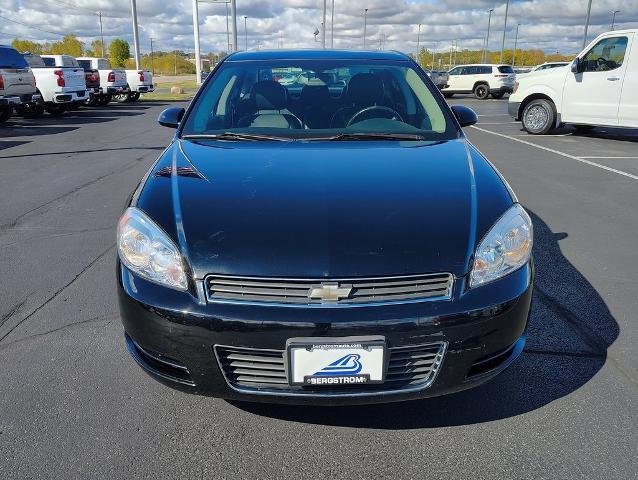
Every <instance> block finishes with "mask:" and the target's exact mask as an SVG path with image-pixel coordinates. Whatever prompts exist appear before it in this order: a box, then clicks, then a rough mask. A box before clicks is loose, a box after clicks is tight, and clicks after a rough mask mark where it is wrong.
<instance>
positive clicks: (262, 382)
mask: <svg viewBox="0 0 638 480" xmlns="http://www.w3.org/2000/svg"><path fill="white" fill-rule="evenodd" d="M445 348H446V343H445V342H437V343H431V344H427V345H413V346H407V347H395V348H389V349H388V350H387V351H386V353H387V355H388V356H389V359H388V370H387V373H386V379H385V383H383V384H380V385H379V384H377V385H374V384H371V385H363V386H361V385H360V386H357V387H356V389H357V391H358V392H359V393H370V394H373V393H375V392H383V391H399V390H405V389H423V388H427V387H428V386H430V384H431V383H432V382H433V381H434V378H435V377H436V374H437V372H438V370H439V368H440V366H441V363H442V362H443V357H444V356H445ZM215 353H216V355H217V359H218V361H219V365H220V368H221V369H222V372H223V373H224V377H225V378H226V381H227V382H228V384H229V385H230V386H231V387H233V388H235V389H237V390H241V391H244V392H251V391H252V392H260V391H261V392H264V393H268V392H269V391H270V392H272V393H276V394H281V393H285V392H288V393H290V394H304V393H309V394H312V393H317V394H321V393H329V394H337V393H339V392H342V393H347V392H348V389H349V390H350V392H352V387H334V388H330V387H324V388H309V387H298V386H294V387H293V386H291V385H289V383H288V373H287V371H286V364H285V362H284V351H283V350H261V349H255V348H240V347H226V346H220V345H217V346H215Z"/></svg>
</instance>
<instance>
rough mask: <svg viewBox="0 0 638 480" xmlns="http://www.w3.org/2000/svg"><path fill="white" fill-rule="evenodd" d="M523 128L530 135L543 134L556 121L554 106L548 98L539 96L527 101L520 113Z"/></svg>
mask: <svg viewBox="0 0 638 480" xmlns="http://www.w3.org/2000/svg"><path fill="white" fill-rule="evenodd" d="M522 121H523V128H524V129H525V130H526V131H527V133H531V134H532V135H545V134H547V133H549V132H550V131H552V129H553V128H554V125H555V123H556V107H555V106H554V104H553V103H552V102H551V101H550V100H545V99H544V98H539V99H536V100H532V101H531V102H529V103H528V104H527V105H526V106H525V109H523V115H522Z"/></svg>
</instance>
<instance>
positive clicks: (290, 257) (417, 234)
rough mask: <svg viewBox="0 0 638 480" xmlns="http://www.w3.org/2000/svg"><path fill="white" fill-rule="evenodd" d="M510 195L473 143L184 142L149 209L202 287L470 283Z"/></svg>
mask: <svg viewBox="0 0 638 480" xmlns="http://www.w3.org/2000/svg"><path fill="white" fill-rule="evenodd" d="M477 160H478V161H479V162H480V165H479V174H480V175H479V176H481V175H482V176H486V172H487V177H489V179H490V180H489V182H487V188H490V189H491V190H493V191H492V193H490V194H488V193H486V194H487V195H492V196H494V195H497V196H499V195H500V197H501V200H499V201H496V202H494V201H493V200H491V201H487V202H485V206H484V207H483V209H482V211H479V210H480V209H479V202H478V198H477V197H478V195H479V194H480V192H481V190H480V189H477V188H476V180H477V171H476V166H475V164H476V162H477ZM489 172H491V173H489ZM490 182H491V183H493V184H494V185H495V187H494V188H491V187H490V186H489V183H490ZM503 185H504V184H503V182H502V181H501V180H500V177H498V175H497V174H496V173H495V171H494V170H493V169H491V167H490V166H489V165H488V164H487V162H486V161H485V160H484V159H483V158H482V157H480V156H479V155H478V154H477V153H476V152H474V151H473V150H472V151H471V149H470V148H469V147H468V144H467V142H466V141H465V139H463V138H461V139H459V140H455V141H447V142H441V143H428V142H419V143H415V142H377V141H375V142H321V143H316V142H294V143H281V144H279V143H274V142H273V143H271V142H268V143H264V142H213V141H206V142H200V143H194V142H190V141H181V140H176V141H175V142H174V143H173V145H172V146H171V147H169V149H167V151H166V152H165V154H164V155H163V157H162V158H161V159H160V161H159V162H158V163H157V164H156V166H155V167H154V169H153V170H152V171H151V172H150V174H149V177H148V180H147V181H146V183H145V186H144V188H143V189H142V191H141V193H140V195H139V199H138V206H139V207H140V208H142V209H143V210H145V211H146V212H147V213H149V214H150V215H151V217H152V218H153V219H154V220H155V221H156V222H157V223H158V224H160V226H161V227H162V228H164V229H165V230H166V231H167V232H168V233H169V235H171V236H172V237H173V239H174V240H175V241H176V243H178V244H179V246H180V248H181V250H182V252H183V254H184V255H185V257H186V259H187V260H188V262H189V263H190V266H191V268H192V270H193V273H194V275H195V277H196V278H203V277H204V276H205V275H207V274H210V273H217V274H233V275H249V276H269V277H305V278H337V277H355V276H383V275H402V274H421V273H436V272H450V273H453V274H455V275H457V276H461V275H464V274H466V273H467V272H468V271H469V265H470V261H471V255H472V253H473V251H474V249H475V247H476V239H477V236H479V240H480V235H481V230H485V228H487V227H489V225H491V223H492V222H493V221H494V220H496V219H497V218H498V216H500V215H501V214H502V213H503V211H504V210H505V209H506V207H507V206H508V205H509V204H511V201H512V200H511V198H510V197H509V196H508V195H507V192H505V193H504V189H505V187H504V186H503ZM494 191H495V192H496V193H494ZM505 197H507V198H505ZM486 210H487V211H486Z"/></svg>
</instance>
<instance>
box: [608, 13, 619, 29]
mask: <svg viewBox="0 0 638 480" xmlns="http://www.w3.org/2000/svg"><path fill="white" fill-rule="evenodd" d="M617 13H620V10H614V11H613V15H612V17H611V29H610V30H611V31H612V32H613V31H614V27H615V26H616V14H617Z"/></svg>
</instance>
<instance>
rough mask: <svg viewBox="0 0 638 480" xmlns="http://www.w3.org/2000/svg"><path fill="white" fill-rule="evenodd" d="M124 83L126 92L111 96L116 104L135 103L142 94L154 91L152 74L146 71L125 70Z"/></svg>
mask: <svg viewBox="0 0 638 480" xmlns="http://www.w3.org/2000/svg"><path fill="white" fill-rule="evenodd" d="M126 81H127V84H128V92H124V93H118V94H115V95H113V100H115V101H116V102H119V103H126V102H137V101H138V100H139V99H140V95H141V94H142V93H149V92H153V91H155V85H153V74H152V73H151V72H150V71H148V70H126Z"/></svg>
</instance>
